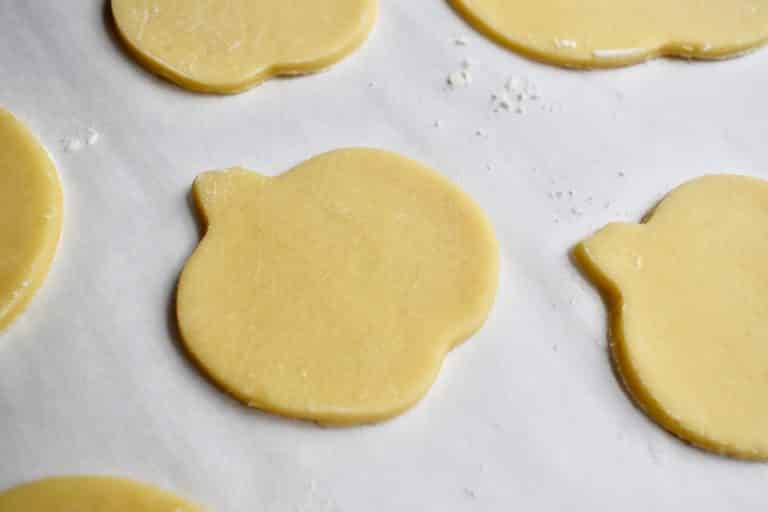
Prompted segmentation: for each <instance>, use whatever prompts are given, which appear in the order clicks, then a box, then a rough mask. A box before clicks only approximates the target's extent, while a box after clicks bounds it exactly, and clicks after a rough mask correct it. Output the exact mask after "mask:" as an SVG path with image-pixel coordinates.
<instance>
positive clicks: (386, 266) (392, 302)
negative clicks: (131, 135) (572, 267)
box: [178, 149, 499, 424]
mask: <svg viewBox="0 0 768 512" xmlns="http://www.w3.org/2000/svg"><path fill="white" fill-rule="evenodd" d="M194 196H195V198H196V201H197V204H198V207H199V210H200V212H201V215H202V217H203V219H204V222H205V223H206V224H207V233H206V235H205V237H204V239H203V241H202V243H201V244H200V246H199V247H198V249H197V250H196V252H195V253H194V255H193V256H192V258H191V259H190V260H189V262H188V264H187V266H186V268H185V269H184V271H183V273H182V277H181V281H180V284H179V291H178V320H179V325H180V330H181V335H182V338H183V340H184V342H185V344H186V346H187V348H188V350H189V352H190V354H191V355H192V356H193V357H194V359H195V360H196V361H197V362H198V363H199V365H200V366H201V367H202V368H203V369H204V371H205V372H206V373H208V374H209V375H210V376H211V377H212V378H213V379H214V380H215V381H216V382H217V383H218V384H219V385H220V386H221V387H222V388H224V389H225V390H227V391H228V392H230V393H231V394H233V395H234V396H235V397H237V398H238V399H240V400H241V401H243V402H245V403H247V404H249V405H251V406H253V407H257V408H260V409H264V410H268V411H271V412H275V413H278V414H281V415H286V416H290V417H294V418H301V419H307V420H313V421H317V422H320V423H325V424H357V423H368V422H375V421H380V420H383V419H386V418H390V417H392V416H395V415H397V414H400V413H401V412H403V411H405V410H406V409H407V408H409V407H411V406H412V405H414V404H415V403H416V402H417V401H418V400H419V399H420V398H421V397H422V396H423V395H424V394H425V393H426V392H427V391H428V389H429V388H430V386H431V385H432V382H433V381H434V380H435V378H436V376H437V374H438V372H439V370H440V367H441V365H442V362H443V359H444V357H445V355H446V353H447V352H448V351H449V350H451V349H452V348H453V347H454V346H456V345H457V344H459V343H460V342H462V341H463V340H465V339H467V338H468V337H469V336H471V335H472V334H473V333H474V332H475V331H476V330H478V329H479V328H480V327H481V326H482V324H483V323H484V321H485V319H486V317H487V315H488V312H489V310H490V308H491V306H492V304H493V301H494V298H495V294H496V287H497V283H498V267H499V261H498V247H497V242H496V238H495V235H494V232H493V229H492V227H491V225H490V223H489V221H488V220H487V218H486V217H485V215H484V214H483V212H482V211H481V210H480V208H479V207H478V206H477V205H476V204H475V203H474V202H473V201H472V200H471V199H470V198H469V197H468V196H467V195H466V194H465V193H463V192H462V191H461V190H459V189H458V188H457V187H455V186H454V185H453V184H451V183H450V182H449V181H448V180H446V179H445V178H443V177H442V176H441V175H439V174H438V173H436V172H435V171H433V170H431V169H428V168H427V167H425V166H423V165H421V164H419V163H417V162H414V161H412V160H409V159H407V158H404V157H402V156H399V155H396V154H394V153H389V152H385V151H380V150H374V149H345V150H338V151H334V152H331V153H326V154H323V155H321V156H318V157H315V158H313V159H311V160H309V161H307V162H305V163H303V164H301V165H299V166H298V167H296V168H295V169H293V170H291V171H290V172H287V173H285V174H283V175H281V176H279V177H276V178H267V177H264V176H261V175H259V174H256V173H253V172H248V171H244V170H240V169H233V170H229V171H224V172H210V173H206V174H203V175H201V176H200V177H198V179H197V180H196V181H195V184H194Z"/></svg>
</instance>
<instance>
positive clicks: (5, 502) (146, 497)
mask: <svg viewBox="0 0 768 512" xmlns="http://www.w3.org/2000/svg"><path fill="white" fill-rule="evenodd" d="M0 512H203V510H202V509H201V508H199V507H197V506H195V505H192V504H190V503H187V502H185V501H184V500H182V499H180V498H177V497H175V496H173V495H171V494H169V493H167V492H164V491H161V490H159V489H156V488H154V487H150V486H148V485H144V484H140V483H136V482H132V481H129V480H124V479H119V478H109V477H59V478H50V479H47V480H40V481H37V482H32V483H28V484H24V485H20V486H18V487H14V488H12V489H10V490H8V491H5V492H2V493H0Z"/></svg>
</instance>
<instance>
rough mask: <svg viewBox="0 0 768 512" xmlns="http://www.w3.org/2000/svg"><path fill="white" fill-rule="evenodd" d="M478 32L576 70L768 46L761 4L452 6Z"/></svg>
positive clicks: (546, 0)
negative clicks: (662, 57)
mask: <svg viewBox="0 0 768 512" xmlns="http://www.w3.org/2000/svg"><path fill="white" fill-rule="evenodd" d="M450 2H451V3H452V4H453V5H454V6H455V7H456V9H457V10H458V11H459V12H461V13H462V14H463V15H464V16H465V17H466V18H467V19H468V20H470V22H472V23H473V24H474V25H475V26H476V27H477V28H479V29H480V30H482V31H483V32H485V33H486V34H488V35H489V36H490V37H492V38H493V39H495V40H496V41H497V42H499V43H501V44H503V45H505V46H508V47H510V48H512V49H513V50H515V51H518V52H520V53H522V54H525V55H526V56H528V57H531V58H534V59H538V60H542V61H546V62H549V63H552V64H557V65H562V66H567V67H577V68H610V67H618V66H626V65H629V64H637V63H639V62H642V61H645V60H648V59H650V58H654V57H658V56H660V55H669V56H680V57H686V58H695V59H722V58H726V57H731V56H735V55H738V54H741V53H744V52H746V51H748V50H750V49H753V48H755V47H757V46H760V45H762V44H764V43H765V42H766V40H768V3H766V2H765V0H707V1H701V0H676V1H672V2H670V1H667V0H581V1H578V2H575V1H563V0H535V1H531V0H450Z"/></svg>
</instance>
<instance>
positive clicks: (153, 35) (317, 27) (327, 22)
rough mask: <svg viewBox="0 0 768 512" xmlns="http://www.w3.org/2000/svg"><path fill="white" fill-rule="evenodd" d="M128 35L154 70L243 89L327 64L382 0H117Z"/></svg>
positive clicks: (209, 88)
mask: <svg viewBox="0 0 768 512" xmlns="http://www.w3.org/2000/svg"><path fill="white" fill-rule="evenodd" d="M111 2H112V13H113V15H114V19H115V22H116V24H117V29H118V32H119V34H120V35H121V37H122V39H123V40H124V42H125V43H126V45H127V46H128V48H129V49H130V50H131V51H132V53H133V54H134V55H135V56H136V57H137V58H138V59H139V61H140V62H141V63H142V64H144V65H145V66H146V67H148V68H149V69H150V70H151V71H152V72H154V73H156V74H158V75H161V76H163V77H165V78H167V79H169V80H171V81H173V82H175V83H177V84H178V85H180V86H182V87H185V88H187V89H191V90H194V91H201V92H214V93H235V92H240V91H243V90H245V89H248V88H250V87H253V86H255V85H258V84H259V83H261V82H262V81H264V80H266V79H268V78H270V77H273V76H276V75H298V74H305V73H310V72H314V71H318V70H320V69H323V68H325V67H328V66H330V65H332V64H334V63H335V62H337V61H339V60H341V59H342V58H343V57H345V56H347V55H348V54H350V53H352V52H353V51H354V50H355V49H356V48H357V47H358V46H360V45H361V44H362V43H363V42H364V41H365V39H366V38H367V37H368V34H369V33H370V31H371V30H372V28H373V25H374V22H375V20H376V11H377V0H291V1H286V0H111Z"/></svg>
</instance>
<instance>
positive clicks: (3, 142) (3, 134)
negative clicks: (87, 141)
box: [0, 109, 62, 331]
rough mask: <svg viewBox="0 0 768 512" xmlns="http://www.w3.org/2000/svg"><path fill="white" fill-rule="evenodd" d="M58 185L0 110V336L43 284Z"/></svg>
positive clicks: (30, 138) (54, 238) (30, 140)
mask: <svg viewBox="0 0 768 512" xmlns="http://www.w3.org/2000/svg"><path fill="white" fill-rule="evenodd" d="M61 223H62V199H61V185H60V184H59V176H58V173H57V172H56V168H55V167H54V165H53V162H51V159H50V158H49V157H48V153H47V152H46V151H45V149H43V147H42V146H41V145H40V144H39V143H38V142H37V140H36V139H35V137H34V135H32V133H30V132H29V130H27V128H26V127H25V126H24V125H22V124H21V123H20V122H19V121H18V120H17V119H16V118H14V117H13V115H11V114H10V113H9V112H6V111H5V110H3V109H0V331H1V330H3V329H4V328H6V327H7V326H8V325H9V324H10V323H11V321H13V319H14V318H16V316H18V315H19V314H20V313H21V312H22V311H24V308H26V306H27V305H28V304H29V302H30V300H32V297H33V296H34V295H35V292H36V291H37V289H38V288H39V287H40V286H41V285H42V284H43V281H44V280H45V277H46V275H47V274H48V269H49V268H50V265H51V262H52V261H53V256H54V254H55V252H56V246H57V245H58V242H59V235H60V233H61Z"/></svg>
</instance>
